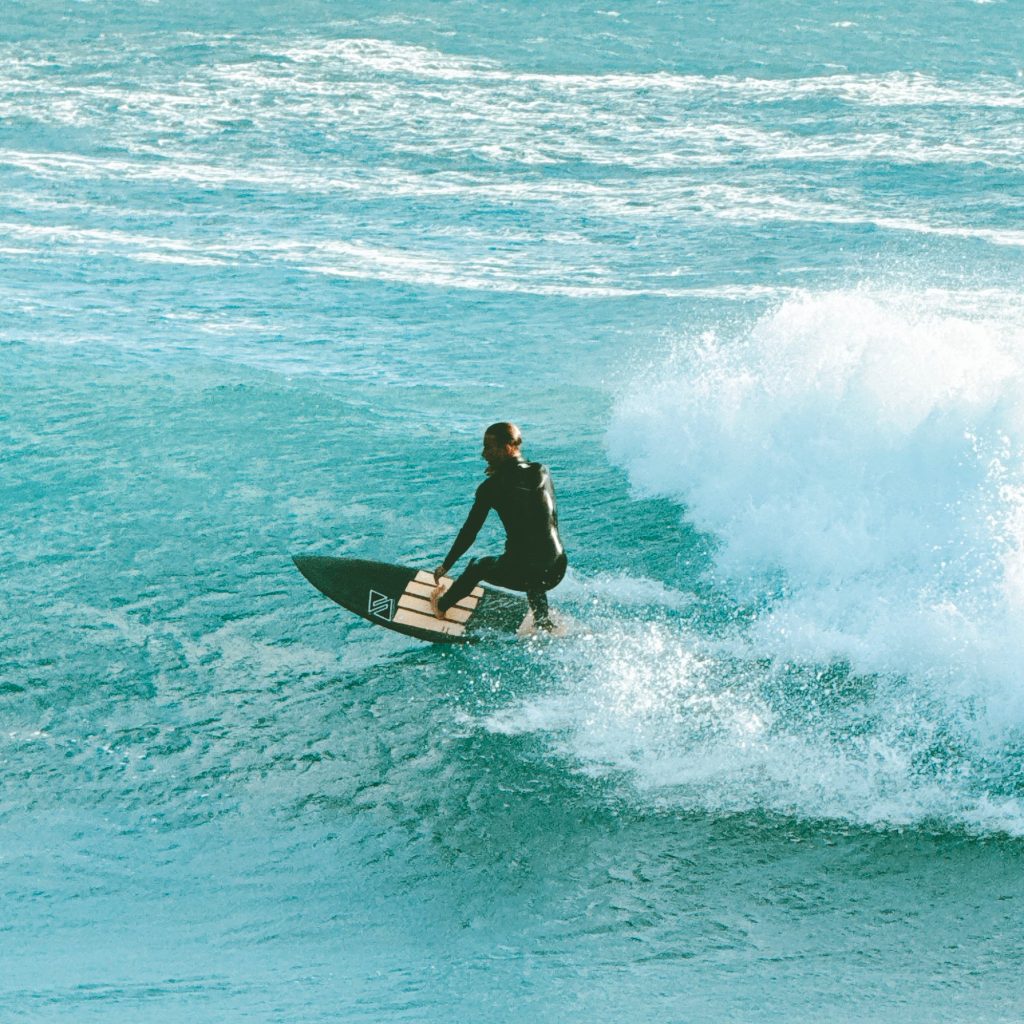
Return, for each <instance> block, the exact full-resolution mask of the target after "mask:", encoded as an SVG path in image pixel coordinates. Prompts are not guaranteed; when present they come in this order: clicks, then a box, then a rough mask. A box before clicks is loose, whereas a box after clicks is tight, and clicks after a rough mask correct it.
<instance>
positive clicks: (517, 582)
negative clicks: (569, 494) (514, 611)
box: [438, 459, 568, 626]
mask: <svg viewBox="0 0 1024 1024" xmlns="http://www.w3.org/2000/svg"><path fill="white" fill-rule="evenodd" d="M492 508H493V509H495V510H496V511H497V513H498V515H499V516H500V517H501V521H502V524H503V525H504V527H505V533H506V534H507V539H506V541H505V553H504V554H503V555H502V556H501V557H500V558H474V559H473V560H472V561H471V562H470V563H469V565H468V566H466V571H465V572H464V573H463V574H462V575H461V576H460V577H459V578H458V579H457V580H456V581H455V582H454V583H453V584H452V585H451V588H450V589H449V590H448V591H447V593H445V594H444V595H442V597H441V599H440V600H439V601H438V607H439V608H440V609H441V610H442V611H447V610H448V609H449V608H451V606H452V605H453V604H455V603H456V602H457V601H460V600H461V599H462V598H464V597H465V596H466V595H467V594H468V593H469V592H470V591H471V590H472V589H473V588H474V587H475V586H476V585H477V584H478V583H480V582H482V581H483V582H487V583H495V584H497V585H498V586H499V587H507V588H508V589H509V590H525V591H526V598H527V600H528V601H529V604H530V609H531V610H532V611H533V619H534V622H535V623H537V625H539V626H550V624H551V620H550V618H549V616H548V599H547V597H546V596H545V592H546V591H548V590H551V589H552V588H553V587H556V586H558V584H559V583H561V581H562V577H563V576H564V575H565V570H566V566H567V565H568V560H567V559H566V557H565V551H564V549H563V548H562V539H561V537H559V536H558V510H557V508H556V507H555V491H554V488H553V487H552V486H551V474H550V473H548V470H547V466H542V465H541V464H540V463H539V462H524V461H523V460H522V459H507V460H505V461H503V462H501V463H499V464H498V467H497V469H495V471H494V472H493V473H492V474H491V475H490V476H489V477H488V478H487V479H486V480H485V481H484V482H483V483H482V484H481V485H480V486H479V487H478V488H477V490H476V500H475V501H474V502H473V507H472V509H470V512H469V515H468V516H467V517H466V522H465V524H464V525H463V527H462V529H461V530H459V535H458V536H457V537H456V538H455V543H454V544H452V549H451V551H449V552H448V557H447V558H445V560H444V565H446V566H451V565H454V564H455V563H456V562H457V561H458V560H459V559H460V558H461V557H462V556H463V555H464V554H465V553H466V551H468V550H469V547H470V545H471V544H472V543H473V541H474V540H476V535H477V534H478V533H479V532H480V527H481V526H483V525H484V520H485V519H486V518H487V513H488V512H490V510H491V509H492Z"/></svg>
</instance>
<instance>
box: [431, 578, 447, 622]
mask: <svg viewBox="0 0 1024 1024" xmlns="http://www.w3.org/2000/svg"><path fill="white" fill-rule="evenodd" d="M447 589H448V588H447V587H446V586H445V585H444V584H443V583H439V584H438V585H437V586H436V587H434V589H433V590H432V591H431V592H430V610H431V611H432V612H433V613H434V615H435V617H436V618H438V619H447V618H448V616H447V615H445V613H444V612H443V611H441V609H440V607H439V606H438V604H437V602H438V601H440V600H441V595H442V594H443V593H444V592H445V591H446V590H447Z"/></svg>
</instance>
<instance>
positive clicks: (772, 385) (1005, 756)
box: [492, 290, 1024, 833]
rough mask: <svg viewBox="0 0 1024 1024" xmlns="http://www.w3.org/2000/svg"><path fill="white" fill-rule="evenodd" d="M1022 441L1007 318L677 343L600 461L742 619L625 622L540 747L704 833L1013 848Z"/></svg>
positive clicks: (622, 405) (586, 656)
mask: <svg viewBox="0 0 1024 1024" xmlns="http://www.w3.org/2000/svg"><path fill="white" fill-rule="evenodd" d="M1022 441H1024V334H1022V331H1021V326H1020V324H1019V322H1018V321H1016V320H1015V319H1014V316H1013V314H1012V311H1007V310H1005V309H1004V310H1003V311H1002V314H1001V315H998V316H996V315H993V316H990V317H988V318H984V317H976V318H973V319H967V318H965V317H964V316H962V315H958V314H956V313H954V312H951V311H950V310H949V308H947V306H946V305H945V304H943V303H941V302H939V301H937V300H936V298H935V296H934V295H923V294H918V295H908V294H895V293H891V292H890V293H871V292H869V291H866V290H865V291H852V292H837V293H832V294H817V295H812V294H804V295H798V296H794V297H792V298H790V299H787V300H786V301H784V302H782V303H781V305H779V306H778V307H777V308H776V309H775V310H773V311H772V312H770V313H768V314H766V315H765V316H764V317H763V318H762V319H761V320H760V321H759V322H758V323H756V324H755V325H754V326H753V328H752V329H751V330H749V332H747V333H746V334H745V335H744V336H742V337H740V338H733V339H731V340H725V339H722V338H719V337H717V336H716V335H714V334H713V333H706V334H704V335H703V336H701V337H700V338H697V339H690V340H685V341H680V342H679V343H678V344H676V345H675V346H674V348H673V350H672V352H671V354H670V355H669V356H668V358H667V365H663V366H661V367H659V369H658V371H657V373H656V374H655V373H651V374H643V375H641V377H640V378H639V379H638V380H637V381H636V382H635V383H634V385H633V386H632V387H631V388H630V389H629V390H628V391H627V392H626V393H625V394H624V395H623V396H622V397H621V399H620V401H619V402H618V405H617V408H616V410H615V413H614V417H613V421H612V424H611V427H610V430H609V435H608V445H609V449H610V452H611V454H612V456H613V458H614V459H616V460H617V461H618V462H620V463H621V464H622V465H624V466H625V467H626V468H627V469H628V472H629V474H630V478H631V480H632V483H633V485H634V487H635V490H636V492H637V494H638V496H661V497H668V498H670V499H672V500H674V501H677V502H678V503H679V505H680V509H681V516H682V517H683V518H685V519H686V520H688V521H689V523H691V524H692V525H693V526H695V527H697V528H698V529H699V530H701V531H704V532H705V533H707V534H708V535H710V537H711V538H712V540H713V546H714V552H715V553H714V556H713V566H712V568H711V570H710V571H709V580H708V582H709V584H710V586H711V589H712V591H713V592H716V593H718V594H719V595H720V597H721V600H722V607H723V609H728V607H729V606H732V607H733V608H734V609H735V610H739V611H742V613H743V614H741V615H738V616H736V619H735V623H734V624H731V625H729V624H727V625H726V627H725V628H724V630H723V635H724V639H723V635H718V636H716V637H714V638H709V637H706V636H701V635H699V630H694V628H693V627H686V629H687V631H688V632H687V633H686V634H685V635H684V634H682V633H680V631H679V629H677V628H674V627H673V626H672V623H671V620H670V619H669V620H666V619H664V618H661V619H658V620H653V619H652V620H651V621H650V622H648V623H647V624H644V623H643V622H642V621H641V620H639V619H638V620H637V621H635V622H632V623H631V622H629V621H623V622H622V623H621V624H619V625H618V626H617V627H616V628H615V629H613V630H605V631H602V632H600V634H599V636H598V637H597V639H595V640H593V641H592V642H591V646H597V647H599V648H601V650H600V651H590V652H589V653H588V652H584V651H579V652H575V653H573V652H572V651H568V652H566V654H565V655H564V657H566V658H567V659H568V661H569V663H571V665H572V669H571V673H567V678H568V677H569V675H571V677H572V682H571V683H570V684H568V685H567V686H566V692H565V697H566V700H567V701H568V706H569V707H573V708H575V709H576V710H575V713H574V722H575V724H574V725H573V726H572V727H571V728H569V729H568V730H566V723H565V720H564V716H562V718H561V721H560V724H559V729H560V731H561V733H560V734H561V737H562V738H561V739H560V740H559V741H558V742H559V743H562V744H563V745H564V748H565V752H566V753H567V754H568V755H570V756H571V757H573V758H575V759H577V760H578V761H579V763H580V764H581V765H582V766H583V768H584V769H585V770H594V771H599V772H603V771H605V770H608V769H612V770H625V771H627V772H629V773H630V774H631V776H632V777H633V779H634V780H635V782H636V784H637V785H638V786H639V787H640V788H641V789H642V790H644V791H646V792H648V793H652V794H660V795H661V796H666V797H671V798H672V799H678V800H681V801H682V802H683V803H685V804H689V805H696V806H700V807H704V808H706V809H711V810H730V809H731V810H744V809H761V810H765V809H767V810H774V811H779V812H783V813H795V814H797V815H798V816H811V817H838V818H842V819H846V820H853V821H856V822H862V823H870V824H883V825H892V824H896V825H904V824H908V823H914V822H920V821H923V820H936V819H941V820H943V821H945V822H947V823H953V824H954V825H956V826H957V827H966V828H968V829H971V830H975V829H979V830H982V831H987V830H995V831H1010V832H1013V833H1022V832H1024V797H1022V795H1021V794H1020V793H1019V792H1018V788H1019V787H1018V785H1017V783H1016V782H1015V781H1014V780H1015V779H1016V777H1017V774H1018V773H1017V768H1016V765H1017V763H1018V760H1019V759H1018V753H1019V750H1020V748H1021V745H1022V736H1024V699H1022V690H1024V688H1022V686H1021V662H1022V654H1024V640H1022V637H1024V453H1022ZM681 543H682V540H681ZM728 618H729V616H728V615H726V620H728ZM584 661H589V662H590V669H589V670H587V669H585V668H583V663H584ZM858 680H859V681H858ZM508 715H509V716H511V717H510V719H509V721H505V722H504V723H503V728H504V729H506V730H508V729H509V728H511V727H512V726H511V722H512V721H514V720H515V718H516V717H517V711H516V709H514V708H513V709H509V711H508ZM494 724H496V723H492V726H493V725H494ZM522 724H523V727H524V728H526V729H527V730H530V731H532V730H534V729H536V728H537V724H536V722H533V721H531V722H530V723H529V724H527V722H526V721H525V719H524V720H523V722H522ZM659 798H660V797H659Z"/></svg>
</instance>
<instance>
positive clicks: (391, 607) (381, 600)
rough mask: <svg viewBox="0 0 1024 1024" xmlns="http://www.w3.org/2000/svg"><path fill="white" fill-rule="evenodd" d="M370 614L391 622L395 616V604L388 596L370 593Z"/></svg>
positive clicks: (373, 591) (375, 592) (372, 591)
mask: <svg viewBox="0 0 1024 1024" xmlns="http://www.w3.org/2000/svg"><path fill="white" fill-rule="evenodd" d="M370 614H371V615H373V616H376V617H377V618H378V619H383V620H384V621H385V622H390V621H391V619H392V618H393V617H394V614H395V602H394V601H393V600H392V599H391V598H390V597H388V595H387V594H381V593H378V592H377V591H376V590H371V591H370Z"/></svg>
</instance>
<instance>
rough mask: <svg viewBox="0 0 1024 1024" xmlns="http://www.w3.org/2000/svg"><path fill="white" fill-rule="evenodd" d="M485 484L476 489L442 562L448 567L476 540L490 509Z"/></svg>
mask: <svg viewBox="0 0 1024 1024" xmlns="http://www.w3.org/2000/svg"><path fill="white" fill-rule="evenodd" d="M485 484H486V481H485V482H484V483H483V484H481V485H480V486H479V487H478V488H477V489H476V498H475V500H474V501H473V507H472V508H471V509H470V510H469V515H468V516H466V521H465V522H464V523H463V524H462V529H461V530H459V534H458V536H457V537H456V538H455V543H454V544H452V549H451V551H449V552H448V554H447V555H446V556H445V559H444V562H443V563H442V564H443V565H446V566H448V568H449V569H450V568H451V567H452V566H453V565H454V564H455V563H456V562H457V561H458V560H459V559H460V558H461V557H462V556H463V555H464V554H465V553H466V552H467V551H468V550H469V548H470V545H471V544H472V543H473V541H475V540H476V535H477V534H478V533H479V532H480V527H481V526H483V525H484V520H485V519H486V518H487V513H488V512H490V511H491V503H490V501H488V499H487V493H486V489H485Z"/></svg>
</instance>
